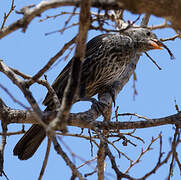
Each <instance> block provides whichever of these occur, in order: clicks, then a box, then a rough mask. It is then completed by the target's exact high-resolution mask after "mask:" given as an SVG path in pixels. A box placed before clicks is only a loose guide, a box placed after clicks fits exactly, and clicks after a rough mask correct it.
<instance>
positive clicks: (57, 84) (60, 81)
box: [43, 34, 107, 110]
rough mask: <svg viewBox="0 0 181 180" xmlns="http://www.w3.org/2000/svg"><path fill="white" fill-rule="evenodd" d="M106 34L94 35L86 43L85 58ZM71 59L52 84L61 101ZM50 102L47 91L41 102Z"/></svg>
mask: <svg viewBox="0 0 181 180" xmlns="http://www.w3.org/2000/svg"><path fill="white" fill-rule="evenodd" d="M106 36H107V35H106V34H101V35H99V36H96V37H94V38H93V39H91V40H90V41H89V42H88V43H87V46H86V54H85V59H86V58H87V57H88V56H90V55H92V54H94V53H95V52H96V51H97V50H98V49H99V47H100V46H101V45H102V41H103V38H104V37H106ZM72 59H73V58H72ZM72 59H71V60H70V61H69V63H68V64H67V65H66V66H65V68H64V69H63V71H62V72H61V73H60V74H59V75H58V77H57V78H56V79H55V81H54V82H53V84H52V87H53V89H54V90H55V92H56V93H57V96H58V97H59V99H60V101H61V98H62V97H63V93H64V89H65V87H66V85H67V81H68V77H69V72H70V69H71V63H72ZM51 103H52V96H51V95H50V93H47V95H46V97H45V99H44V101H43V104H44V105H45V106H51V105H50V104H51ZM50 109H51V108H50V107H49V110H50Z"/></svg>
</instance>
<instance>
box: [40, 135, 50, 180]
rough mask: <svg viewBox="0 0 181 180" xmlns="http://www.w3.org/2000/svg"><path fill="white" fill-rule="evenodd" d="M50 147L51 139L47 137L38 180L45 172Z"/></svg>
mask: <svg viewBox="0 0 181 180" xmlns="http://www.w3.org/2000/svg"><path fill="white" fill-rule="evenodd" d="M50 147H51V139H50V138H49V137H48V143H47V150H46V154H45V158H44V161H43V165H42V168H41V171H40V175H39V178H38V180H41V179H42V177H43V174H44V172H45V168H46V166H47V162H48V157H49V154H50Z"/></svg>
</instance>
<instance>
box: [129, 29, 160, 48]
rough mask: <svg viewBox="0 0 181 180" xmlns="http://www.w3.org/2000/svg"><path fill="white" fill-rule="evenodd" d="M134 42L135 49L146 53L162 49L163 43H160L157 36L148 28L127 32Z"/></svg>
mask: <svg viewBox="0 0 181 180" xmlns="http://www.w3.org/2000/svg"><path fill="white" fill-rule="evenodd" d="M125 33H126V34H127V35H129V36H130V37H131V38H132V40H133V42H134V47H135V49H137V51H139V52H146V51H149V50H152V49H162V46H163V45H162V43H160V42H159V40H158V38H157V36H156V35H155V34H154V33H153V32H152V31H151V30H149V29H146V28H140V27H139V28H137V27H135V28H130V29H127V30H126V31H125Z"/></svg>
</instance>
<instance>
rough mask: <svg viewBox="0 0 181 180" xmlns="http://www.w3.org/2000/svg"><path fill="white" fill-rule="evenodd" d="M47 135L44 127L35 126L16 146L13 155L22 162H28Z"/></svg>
mask: <svg viewBox="0 0 181 180" xmlns="http://www.w3.org/2000/svg"><path fill="white" fill-rule="evenodd" d="M45 136H46V133H45V130H44V128H43V127H42V126H40V125H38V124H34V125H32V126H31V128H30V129H29V130H28V131H27V132H26V133H25V135H24V136H23V137H22V138H21V139H20V140H19V141H18V143H17V144H16V146H15V148H14V150H13V153H14V155H15V156H18V158H19V159H20V160H26V159H29V158H30V157H32V156H33V154H34V153H35V152H36V150H37V149H38V147H39V146H40V144H41V142H42V141H43V139H44V138H45Z"/></svg>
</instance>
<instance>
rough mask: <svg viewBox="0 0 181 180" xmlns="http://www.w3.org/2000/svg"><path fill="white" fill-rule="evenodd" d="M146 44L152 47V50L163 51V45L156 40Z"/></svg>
mask: <svg viewBox="0 0 181 180" xmlns="http://www.w3.org/2000/svg"><path fill="white" fill-rule="evenodd" d="M148 44H149V45H151V46H152V48H153V49H163V48H162V47H163V45H162V44H161V43H160V42H159V41H158V40H157V39H151V40H149V41H148Z"/></svg>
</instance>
